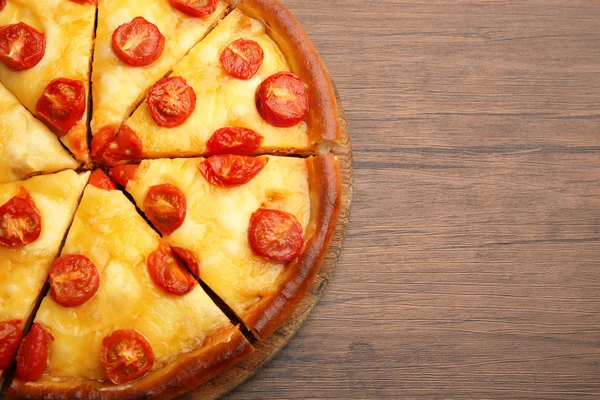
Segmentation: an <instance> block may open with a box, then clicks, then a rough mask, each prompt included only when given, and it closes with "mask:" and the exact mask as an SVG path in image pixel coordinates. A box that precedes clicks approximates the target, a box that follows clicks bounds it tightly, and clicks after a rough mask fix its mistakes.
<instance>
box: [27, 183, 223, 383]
mask: <svg viewBox="0 0 600 400" xmlns="http://www.w3.org/2000/svg"><path fill="white" fill-rule="evenodd" d="M160 240H161V239H160V237H159V236H158V234H157V233H156V232H155V231H154V230H152V228H150V226H149V225H148V224H147V223H146V222H145V221H144V220H143V219H142V217H141V216H140V215H139V214H138V213H137V211H136V210H135V207H134V206H133V204H132V203H131V202H130V201H129V200H127V198H126V197H125V196H124V195H123V194H122V193H121V192H119V191H105V190H101V189H97V188H96V187H93V186H88V187H87V188H86V190H85V193H84V196H83V199H82V201H81V204H80V206H79V209H78V211H77V214H76V215H75V219H74V221H73V225H72V227H71V230H70V231H69V235H68V237H67V240H66V243H65V246H64V248H63V251H62V254H63V255H64V254H84V255H86V256H87V257H88V258H89V259H90V260H91V261H92V262H93V263H94V265H95V266H96V267H97V268H98V272H99V273H100V287H99V289H98V292H97V293H96V294H95V295H94V297H92V298H91V299H90V300H88V301H87V302H86V303H85V304H83V305H81V306H79V307H76V308H64V307H62V306H60V305H58V304H57V303H55V302H54V301H53V300H52V298H51V297H50V296H48V297H46V298H45V299H44V300H43V302H42V305H41V307H40V309H39V311H38V313H37V316H36V321H37V322H40V323H42V324H43V325H44V326H45V327H46V328H47V329H48V330H49V331H50V332H51V333H52V334H53V335H54V341H52V342H50V344H49V350H50V352H49V354H50V355H49V362H48V367H47V369H46V372H45V375H44V378H42V379H48V380H52V379H63V380H64V379H72V378H83V379H93V380H102V381H103V380H106V375H105V374H104V370H103V369H102V366H101V364H100V350H101V346H102V339H103V338H104V337H106V336H107V335H109V334H111V333H112V332H114V331H115V330H118V329H135V330H137V331H138V332H140V333H142V334H143V335H144V336H145V337H146V338H147V339H148V341H149V342H150V344H151V346H152V349H153V351H154V354H155V356H156V362H155V364H154V369H158V368H160V367H162V366H164V365H165V364H166V363H167V362H168V361H169V360H170V359H172V358H173V357H175V356H177V355H179V354H181V353H183V352H188V351H191V350H193V349H195V348H197V347H199V346H201V345H202V343H203V342H204V341H205V339H206V338H207V337H209V336H210V335H212V334H213V333H214V332H215V331H216V330H218V329H219V328H221V327H223V326H227V325H229V324H230V322H229V320H228V319H227V317H226V316H225V315H224V314H223V313H222V312H221V311H220V310H219V308H218V307H217V306H216V305H215V304H214V303H213V302H212V301H211V300H210V298H209V297H208V295H207V294H206V293H205V292H204V291H203V290H202V289H201V288H200V287H199V285H196V286H195V288H194V289H193V290H192V291H191V292H189V293H187V294H186V295H183V296H175V295H170V294H168V293H166V292H164V291H163V290H162V289H160V288H159V287H157V286H156V285H155V284H154V283H153V282H152V280H151V279H150V277H149V275H148V272H147V267H146V259H147V257H148V255H149V254H150V253H152V252H153V251H155V250H156V249H158V247H159V243H160Z"/></svg>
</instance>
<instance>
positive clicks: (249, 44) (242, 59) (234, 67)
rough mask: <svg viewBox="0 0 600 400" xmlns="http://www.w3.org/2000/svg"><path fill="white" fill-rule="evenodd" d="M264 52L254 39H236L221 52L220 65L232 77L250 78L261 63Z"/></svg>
mask: <svg viewBox="0 0 600 400" xmlns="http://www.w3.org/2000/svg"><path fill="white" fill-rule="evenodd" d="M264 58H265V53H264V52H263V50H262V48H261V47H260V45H259V44H258V43H256V42H255V41H254V40H247V39H238V40H236V41H235V42H233V43H230V44H229V46H227V47H226V48H225V50H223V52H222V53H221V58H220V60H221V65H223V68H224V69H225V71H227V73H228V74H229V75H231V76H233V77H234V78H238V79H244V80H248V79H250V78H252V77H253V76H254V75H256V73H257V72H258V70H259V69H260V66H261V65H262V63H263V60H264Z"/></svg>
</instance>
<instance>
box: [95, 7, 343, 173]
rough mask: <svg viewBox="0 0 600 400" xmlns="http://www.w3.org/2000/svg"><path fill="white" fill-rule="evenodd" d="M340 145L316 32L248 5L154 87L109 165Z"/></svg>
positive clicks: (109, 150) (283, 14)
mask: <svg viewBox="0 0 600 400" xmlns="http://www.w3.org/2000/svg"><path fill="white" fill-rule="evenodd" d="M339 137H340V126H339V121H338V111H337V103H336V99H335V94H334V91H333V88H332V85H331V83H330V81H329V78H328V75H327V72H326V71H325V68H324V67H323V65H322V63H321V60H320V58H319V56H318V54H317V53H316V51H315V49H314V47H313V46H312V44H311V43H310V40H309V39H308V37H307V36H306V33H305V32H304V31H303V30H302V27H301V26H300V25H299V24H298V22H297V21H296V20H295V19H294V17H293V16H292V15H291V13H290V12H289V11H287V9H285V7H284V6H283V5H282V4H281V3H280V2H279V1H265V0H248V1H242V2H241V4H240V5H239V6H238V8H236V9H235V10H234V11H232V12H231V13H230V14H229V15H228V16H227V17H226V18H225V19H223V21H221V22H220V23H219V25H218V26H217V27H216V28H215V29H214V30H213V31H212V32H211V33H210V34H209V35H208V36H207V37H206V38H205V39H204V40H203V41H202V42H200V43H199V44H197V45H196V46H195V47H194V48H193V49H192V50H191V51H190V53H189V54H188V55H187V56H186V57H185V58H184V59H183V60H182V61H181V62H179V63H178V64H177V65H175V67H174V68H173V71H172V73H171V74H170V76H168V77H164V78H163V77H161V79H160V80H157V81H156V83H154V85H153V86H152V87H151V88H150V90H149V91H148V96H147V97H146V99H145V101H144V102H143V103H142V104H141V105H140V106H139V108H138V109H137V110H136V111H135V112H134V114H133V115H132V116H131V118H129V119H128V120H127V121H126V124H125V125H124V126H123V127H122V128H121V131H120V132H119V134H118V136H117V138H116V139H115V140H114V141H113V142H112V143H111V144H110V145H108V146H107V147H106V151H105V153H104V157H103V162H104V163H105V164H109V165H115V164H122V163H127V162H130V161H132V160H136V159H145V158H160V157H182V156H199V155H208V154H224V153H228V154H238V155H249V154H267V153H268V154H290V153H297V154H314V153H316V152H318V151H323V150H327V148H328V147H331V144H332V142H336V141H338V140H339ZM323 152H324V151H323Z"/></svg>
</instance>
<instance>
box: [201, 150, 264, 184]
mask: <svg viewBox="0 0 600 400" xmlns="http://www.w3.org/2000/svg"><path fill="white" fill-rule="evenodd" d="M267 162H269V159H268V158H267V157H260V158H254V157H245V156H236V155H232V154H220V155H216V156H212V157H209V158H207V159H206V160H204V161H203V162H201V163H200V164H199V165H198V168H199V169H200V172H201V173H202V175H204V178H206V180H207V181H208V182H210V183H212V184H213V185H217V186H223V187H234V186H240V185H243V184H245V183H247V182H250V180H252V178H254V177H255V176H256V175H258V173H259V172H260V171H262V169H263V168H264V167H265V165H267Z"/></svg>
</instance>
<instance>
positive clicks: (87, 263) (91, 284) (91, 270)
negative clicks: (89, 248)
mask: <svg viewBox="0 0 600 400" xmlns="http://www.w3.org/2000/svg"><path fill="white" fill-rule="evenodd" d="M48 281H49V282H50V295H51V296H52V299H54V301H55V302H56V303H58V304H60V305H61V306H63V307H67V308H73V307H79V306H80V305H82V304H85V303H86V302H87V301H88V300H89V299H91V298H92V297H93V296H94V295H95V294H96V292H97V291H98V288H99V287H100V274H99V273H98V269H97V268H96V266H95V265H94V263H92V261H91V260H90V259H89V258H87V257H86V256H84V255H82V254H69V255H65V256H62V257H60V258H57V259H56V260H55V261H54V263H53V264H52V269H51V270H50V275H49V276H48Z"/></svg>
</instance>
